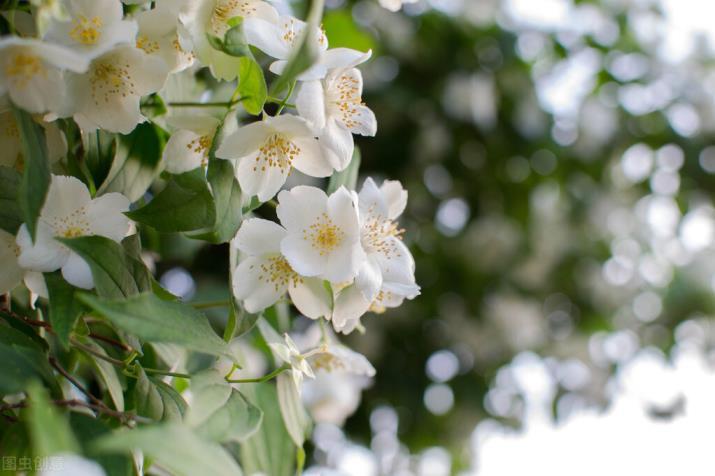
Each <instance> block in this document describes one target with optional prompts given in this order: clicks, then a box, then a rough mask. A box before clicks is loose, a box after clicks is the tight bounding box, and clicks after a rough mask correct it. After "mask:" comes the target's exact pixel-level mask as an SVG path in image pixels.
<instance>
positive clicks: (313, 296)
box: [288, 278, 333, 319]
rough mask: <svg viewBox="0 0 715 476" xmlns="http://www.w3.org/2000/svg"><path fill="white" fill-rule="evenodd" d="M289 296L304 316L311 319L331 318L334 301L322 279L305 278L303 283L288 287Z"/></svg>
mask: <svg viewBox="0 0 715 476" xmlns="http://www.w3.org/2000/svg"><path fill="white" fill-rule="evenodd" d="M288 294H290V298H291V300H292V301H293V304H295V307H296V308H298V311H300V313H301V314H303V315H304V316H306V317H309V318H311V319H318V318H320V317H323V316H327V317H329V316H330V313H331V309H330V306H331V304H332V300H333V299H332V296H331V295H330V293H329V292H328V290H327V289H325V286H324V285H323V281H322V280H321V279H316V278H303V279H302V282H299V283H297V284H296V285H295V286H289V287H288Z"/></svg>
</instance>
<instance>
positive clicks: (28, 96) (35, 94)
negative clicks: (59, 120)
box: [0, 36, 89, 113]
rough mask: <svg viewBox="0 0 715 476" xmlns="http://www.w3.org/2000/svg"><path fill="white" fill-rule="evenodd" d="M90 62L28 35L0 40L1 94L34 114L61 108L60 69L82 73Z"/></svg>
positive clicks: (63, 86) (62, 48) (62, 80)
mask: <svg viewBox="0 0 715 476" xmlns="http://www.w3.org/2000/svg"><path fill="white" fill-rule="evenodd" d="M88 65H89V62H88V60H87V59H85V58H84V57H82V56H80V55H78V54H76V53H75V52H73V51H72V50H70V49H68V48H65V47H63V46H60V45H53V44H50V43H45V42H42V41H40V40H36V39H31V38H18V37H16V36H10V37H5V38H2V39H0V94H4V93H7V94H8V95H9V96H10V99H12V102H14V103H15V104H17V105H18V106H20V107H21V108H22V109H24V110H26V111H28V112H33V113H45V112H48V111H51V112H57V111H59V110H61V108H62V105H63V98H64V97H65V96H66V91H65V82H64V75H63V70H69V71H74V72H77V73H81V72H84V71H86V70H87V67H88Z"/></svg>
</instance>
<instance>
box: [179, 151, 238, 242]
mask: <svg viewBox="0 0 715 476" xmlns="http://www.w3.org/2000/svg"><path fill="white" fill-rule="evenodd" d="M206 178H207V179H208V182H209V184H210V185H211V191H212V192H213V203H214V206H215V217H216V219H215V222H214V223H213V224H212V227H213V229H212V231H211V232H209V233H202V234H199V235H192V236H191V237H192V238H197V239H202V240H206V241H209V242H211V243H225V242H227V241H229V240H230V239H231V238H233V237H234V236H235V235H236V231H237V230H238V227H239V226H240V225H241V220H242V218H243V214H242V213H241V187H240V186H239V185H238V180H236V177H235V175H234V172H233V165H232V164H231V162H229V161H227V160H221V159H217V158H215V157H213V156H212V157H211V158H210V159H209V167H208V172H207V174H206Z"/></svg>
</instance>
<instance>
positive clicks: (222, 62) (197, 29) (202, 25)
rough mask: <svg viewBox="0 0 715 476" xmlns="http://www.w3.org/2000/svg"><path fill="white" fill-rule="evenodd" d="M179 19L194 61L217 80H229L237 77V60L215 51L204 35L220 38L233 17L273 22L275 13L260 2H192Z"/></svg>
mask: <svg viewBox="0 0 715 476" xmlns="http://www.w3.org/2000/svg"><path fill="white" fill-rule="evenodd" d="M187 6H188V7H189V8H188V9H187V10H186V11H185V12H182V14H181V16H180V19H181V22H182V23H183V24H184V25H185V26H186V29H187V32H188V33H189V35H190V37H191V43H192V45H193V51H194V53H195V54H196V57H197V58H198V60H199V61H200V62H201V63H202V64H203V65H205V66H208V67H209V68H210V69H211V74H212V75H213V76H214V77H215V78H218V79H223V80H226V81H230V80H232V79H235V78H236V75H237V74H238V65H239V59H238V58H237V57H234V56H230V55H227V54H226V53H224V52H223V51H219V50H217V49H215V48H214V47H213V46H211V44H210V43H209V40H208V38H207V35H211V36H215V37H218V38H220V39H223V37H224V35H225V34H226V32H227V31H228V30H229V29H230V28H231V26H230V25H229V20H231V19H232V18H234V17H242V18H244V19H246V18H254V17H255V18H261V19H264V20H268V21H270V22H273V21H276V20H277V18H278V12H277V11H276V9H275V8H273V6H272V5H270V4H269V3H267V2H264V1H263V0H193V1H191V2H190V3H189V4H188V5H187Z"/></svg>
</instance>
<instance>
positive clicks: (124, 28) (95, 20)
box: [44, 0, 137, 59]
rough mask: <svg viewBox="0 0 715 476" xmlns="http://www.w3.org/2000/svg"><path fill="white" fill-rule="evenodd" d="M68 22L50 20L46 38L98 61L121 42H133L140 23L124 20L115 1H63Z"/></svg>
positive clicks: (118, 4) (120, 7) (56, 19)
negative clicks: (98, 57) (98, 58)
mask: <svg viewBox="0 0 715 476" xmlns="http://www.w3.org/2000/svg"><path fill="white" fill-rule="evenodd" d="M62 5H63V6H64V8H65V11H66V13H67V16H68V17H69V19H68V20H62V19H61V18H60V19H58V18H54V17H53V18H50V20H49V22H48V25H47V33H46V34H45V36H44V39H45V40H46V41H48V42H52V43H56V44H59V45H65V46H69V47H71V48H72V49H74V50H75V51H77V52H78V53H82V54H83V55H85V56H87V57H88V58H90V59H92V58H96V57H97V56H100V55H102V54H104V53H105V52H107V51H109V50H110V49H112V48H113V47H114V46H116V45H118V44H122V43H132V44H133V43H134V39H135V37H136V34H137V24H136V22H134V21H132V20H124V19H123V12H122V4H121V3H119V2H117V1H116V0H63V2H62Z"/></svg>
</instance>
